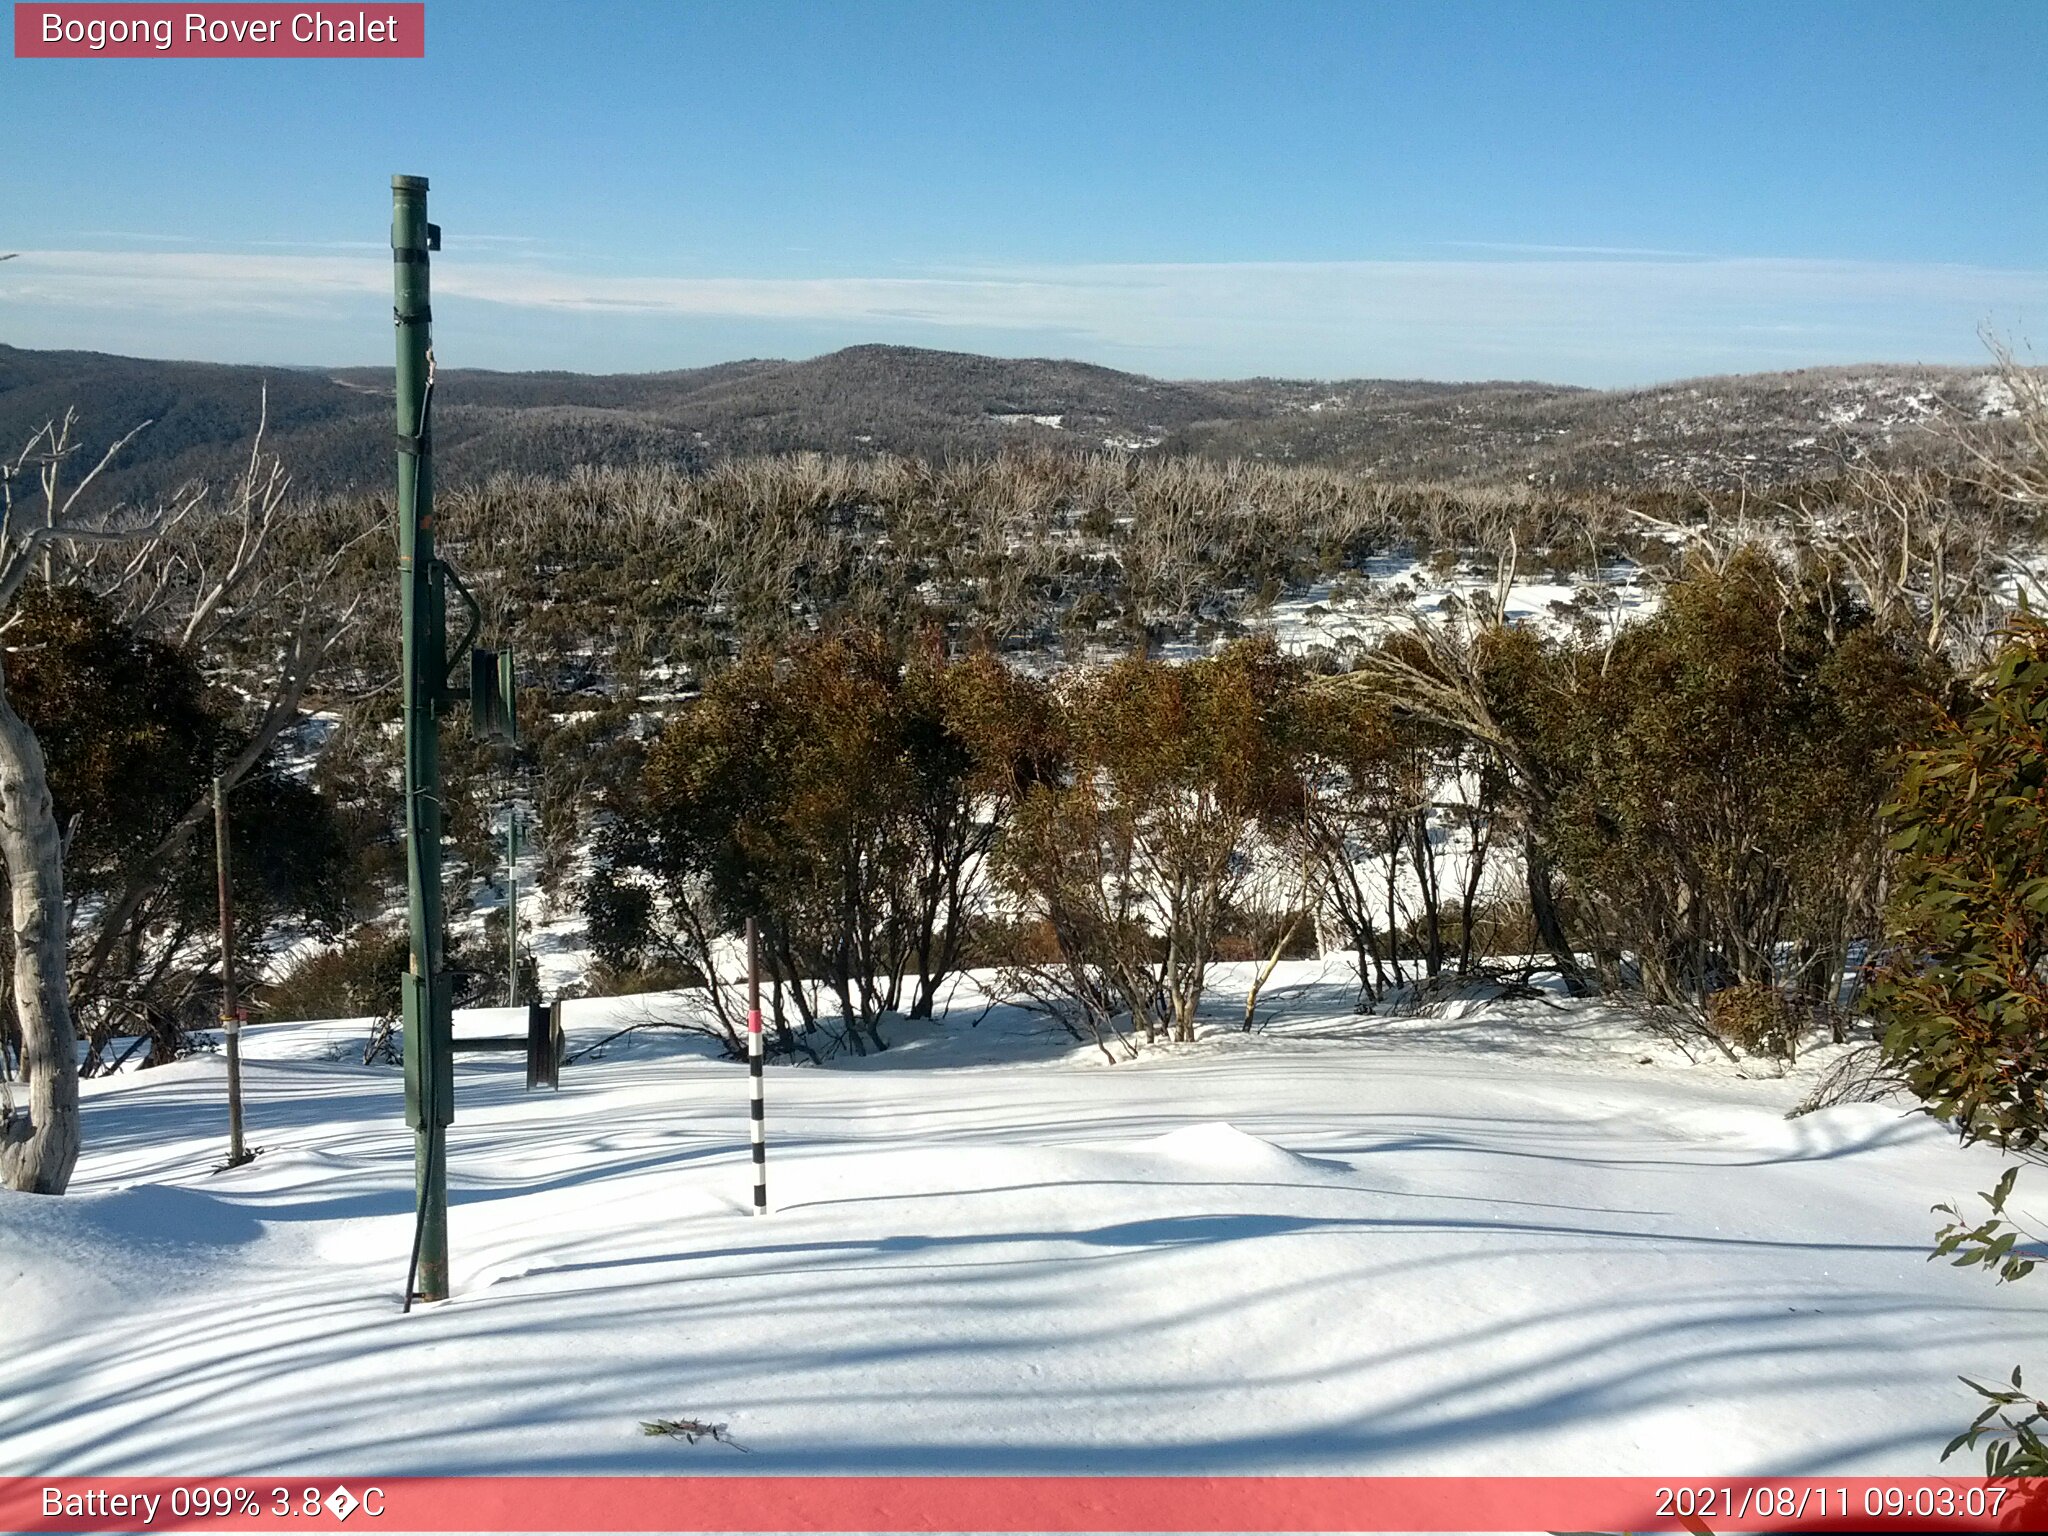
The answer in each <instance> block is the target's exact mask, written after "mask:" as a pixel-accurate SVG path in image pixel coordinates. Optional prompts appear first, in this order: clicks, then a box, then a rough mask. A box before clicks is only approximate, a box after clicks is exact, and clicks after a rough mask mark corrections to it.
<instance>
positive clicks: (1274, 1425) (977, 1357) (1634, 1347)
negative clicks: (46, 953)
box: [0, 964, 2048, 1476]
mask: <svg viewBox="0 0 2048 1536" xmlns="http://www.w3.org/2000/svg"><path fill="white" fill-rule="evenodd" d="M1317 975H1318V967H1316V966H1315V965H1312V964H1311V965H1302V966H1295V967H1290V968H1288V969H1287V970H1286V971H1284V972H1283V974H1282V976H1281V977H1280V978H1278V984H1277V990H1276V993H1275V997H1276V1002H1277V1007H1278V1009H1279V1017H1278V1018H1277V1020H1276V1022H1275V1023H1274V1024H1273V1025H1272V1027H1271V1028H1270V1029H1269V1030H1267V1031H1266V1032H1264V1033H1261V1034H1258V1035H1253V1036H1242V1035H1237V1034H1234V1033H1229V1032H1227V1031H1226V1029H1225V1028H1224V1027H1223V1025H1222V1024H1221V1023H1220V1022H1219V1025H1218V1026H1217V1028H1216V1031H1215V1033H1213V1034H1212V1035H1211V1036H1210V1037H1209V1038H1207V1039H1205V1040H1204V1041H1203V1042H1201V1043H1199V1044H1197V1045H1196V1046H1193V1047H1182V1048H1175V1049H1160V1050H1158V1051H1155V1052H1151V1053H1148V1054H1147V1055H1146V1056H1145V1057H1144V1058H1143V1059H1142V1060H1139V1061H1137V1062H1129V1063H1122V1064H1118V1065H1115V1066H1110V1065H1108V1064H1106V1063H1105V1062H1104V1061H1103V1060H1102V1058H1101V1056H1100V1054H1099V1053H1097V1052H1095V1051H1093V1050H1092V1049H1079V1048H1076V1047H1074V1046H1073V1044H1072V1042H1071V1041H1069V1040H1067V1039H1066V1037H1064V1036H1063V1035H1060V1034H1058V1033H1057V1032H1056V1031H1051V1030H1049V1029H1048V1027H1047V1025H1046V1024H1045V1023H1044V1022H1043V1021H1042V1020H1037V1019H1034V1018H1032V1017H1030V1016H1028V1015H1024V1014H1021V1013H1016V1012H1013V1011H1009V1010H1001V1009H999V1010H997V1011H995V1012H994V1013H992V1014H990V1015H989V1016H988V1017H987V1018H986V1019H985V1020H984V1021H983V1022H981V1023H980V1024H979V1025H977V1026H974V1027H970V1026H969V1022H968V1021H969V1020H971V1019H973V1018H974V1017H975V1016H976V1014H977V1013H979V1012H980V1006H979V1003H978V1002H976V1003H975V1005H974V1006H972V1007H968V1006H965V1005H963V1006H961V1007H959V1008H956V1010H955V1012H954V1015H953V1019H952V1022H950V1023H945V1024H941V1025H936V1026H932V1025H924V1026H910V1025H907V1024H901V1023H899V1024H897V1025H895V1026H894V1027H893V1030H892V1031H891V1037H892V1039H893V1040H895V1041H897V1042H898V1044H897V1048H896V1049H893V1050H891V1051H889V1052H888V1053H886V1054H885V1055H882V1056H880V1057H873V1058H868V1059H865V1060H847V1059H843V1058H842V1059H835V1060H834V1061H832V1062H831V1063H829V1064H828V1065H827V1066H825V1067H823V1068H815V1067H811V1066H808V1065H805V1066H801V1067H789V1066H780V1065H778V1066H775V1067H772V1068H771V1069H770V1078H769V1115H770V1120H769V1129H770V1154H769V1156H770V1196H771V1199H772V1201H773V1205H774V1209H773V1211H772V1213H771V1214H770V1215H769V1216H768V1217H766V1218H756V1217H754V1216H752V1215H751V1214H749V1211H748V1206H747V1202H748V1200H749V1190H750V1180H751V1175H750V1171H749V1165H748V1163H747V1161H746V1156H747V1154H746V1132H747V1121H746V1076H745V1071H744V1069H743V1068H741V1067H737V1066H735V1065H733V1064H731V1063H726V1062H720V1061H716V1060H713V1059H711V1058H710V1057H709V1056H708V1055H707V1054H705V1052H704V1050H703V1049H702V1048H701V1042H699V1043H695V1044H692V1043H690V1042H686V1041H684V1040H681V1039H679V1038H677V1037H675V1036H673V1035H670V1036H665V1037H662V1038H659V1039H655V1040H651V1041H650V1040H646V1039H645V1037H642V1036H636V1037H634V1038H633V1039H631V1040H628V1041H624V1042H620V1043H619V1044H617V1045H614V1046H613V1047H611V1048H610V1049H609V1050H608V1051H607V1052H606V1054H605V1055H604V1057H603V1058H602V1059H599V1060H584V1061H576V1062H573V1063H572V1064H571V1065H570V1066H569V1067H567V1068H566V1069H565V1070H564V1073H563V1079H562V1083H563V1086H562V1089H561V1091H560V1092H559V1093H548V1092H546V1091H542V1092H540V1093H536V1094H531V1095H529V1094H527V1093H525V1092H524V1091H523V1076H522V1066H521V1063H520V1061H519V1060H518V1058H516V1057H512V1056H505V1057H498V1056H488V1057H476V1056H466V1057H463V1058H460V1066H459V1069H458V1070H459V1084H458V1107H457V1120H456V1124H455V1125H454V1127H453V1128H452V1131H451V1133H450V1138H449V1157H450V1164H451V1189H452V1201H453V1208H452V1213H451V1216H450V1232H451V1239H450V1241H451V1249H452V1253H453V1259H454V1265H453V1267H454V1282H455V1296H454V1298H453V1300H451V1301H450V1302H448V1303H447V1304H445V1305H440V1306H432V1307H424V1308H416V1309H415V1311H414V1313H413V1315H411V1316H409V1317H403V1316H400V1315H399V1310H398V1308H399V1300H400V1291H401V1287H402V1283H403V1277H404V1270H405V1262H406V1255H407V1249H408V1245H409V1242H410V1238H411V1215H410V1211H411V1155H412V1142H411V1136H410V1133H409V1132H408V1131H407V1129H406V1127H405V1125H404V1122H403V1119H402V1113H401V1108H400V1104H401V1099H400V1081H399V1074H398V1072H397V1070H396V1069H395V1068H392V1067H369V1068H365V1067H362V1066H360V1065H354V1064H352V1058H349V1057H347V1056H345V1055H344V1056H343V1057H342V1059H339V1060H335V1059H328V1058H329V1056H330V1054H331V1053H332V1052H334V1051H336V1050H338V1049H343V1048H346V1047H353V1049H354V1051H355V1057H354V1058H353V1059H359V1058H360V1039H361V1035H360V1026H358V1025H325V1026H315V1025H276V1026H268V1027H257V1028H254V1029H252V1030H251V1032H250V1035H249V1037H248V1051H247V1054H248V1056H249V1057H250V1058H251V1059H250V1063H249V1069H248V1101H249V1108H248V1115H249V1123H250V1139H251V1141H252V1142H253V1143H254V1144H255V1145H258V1146H260V1147H262V1148H263V1149H264V1150H263V1153H262V1155H261V1157H259V1158H258V1159H257V1161H256V1162H254V1163H253V1164H251V1165H249V1166H247V1167H244V1168H240V1169H237V1170H234V1171H232V1172H219V1173H216V1172H212V1171H211V1170H212V1169H213V1168H214V1167H215V1166H216V1165H217V1164H219V1163H220V1162H221V1160H222V1158H223V1156H224V1146H223V1143H224V1139H225V1138H224V1131H223V1122H224V1110H223V1107H222V1102H223V1097H224V1094H223V1087H222V1081H223V1077H222V1067H221V1063H220V1062H219V1061H218V1060H217V1059H209V1058H202V1059H196V1060H192V1061H188V1062H184V1063H180V1064H177V1065H174V1066H171V1067H166V1068H160V1069H157V1070H153V1071H149V1072H142V1073H125V1074H123V1075H121V1076H118V1077H115V1078H111V1079H105V1080H101V1081H96V1082H93V1083H89V1084H87V1085H86V1094H87V1110H86V1137H87V1151H86V1156H85V1160H84V1163H83V1165H82V1167H81V1170H80V1177H79V1180H78V1183H77V1185H76V1186H75V1188H76V1193H75V1195H73V1196H71V1197H67V1198H65V1199H62V1200H48V1199H37V1198H33V1197H27V1196H13V1195H7V1196H0V1422H5V1424H6V1425H7V1433H6V1435H5V1438H4V1451H0V1472H6V1473H36V1474H55V1473H60V1472H68V1473H111V1472H133V1473H144V1472H147V1473H173V1472H175V1473H187V1474H205V1475H232V1474H241V1473H257V1472H288V1471H289V1472H305V1473H325V1474H344V1473H349V1474H353V1473H358V1472H367V1473H402V1472H425V1471H447V1472H484V1471H513V1470H519V1471H540V1472H566V1471H586V1472H612V1471H671V1470H673V1471H696V1472H704V1471H733V1472H747V1473H760V1472H811V1473H828V1472H918V1471H953V1472H964V1471H986V1472H1160V1473H1168V1472H1170V1473H1186V1472H1218V1473H1223V1472H1302V1473H1307V1472H1315V1473H1450V1472H1468V1471H1474V1470H1477V1471H1485V1472H1497V1473H1539V1472H1540V1473H1566V1472H1576V1473H1589V1474H1590V1473H1627V1474H1642V1475H1680V1474H1686V1475H1698V1476H1705V1475H1733V1474H1744V1473H1794V1472H1822V1471H1826V1472H1844V1473H1849V1472H1855V1473H1873V1474H1875V1473H1887V1474H1900V1475H1921V1474H1932V1473H1934V1472H1936V1471H1937V1470H1940V1468H1939V1463H1938V1461H1937V1458H1938V1455H1939V1452H1940V1449H1941V1446H1942V1444H1943V1442H1944V1441H1945V1440H1946V1439H1947V1438H1948V1436H1949V1435H1951V1434H1953V1433H1954V1432H1955V1431H1956V1430H1957V1429H1958V1428H1959V1427H1960V1426H1961V1425H1962V1423H1964V1422H1965V1421H1967V1419H1968V1418H1969V1417H1970V1415H1971V1413H1973V1412H1974V1411H1975V1404H1974V1402H1973V1401H1972V1400H1971V1398H1970V1395H1969V1394H1968V1392H1967V1390H1966V1389H1965V1388H1963V1387H1962V1386H1961V1385H1960V1384H1959V1383H1958V1382H1957V1381H1956V1376H1957V1375H1958V1373H1968V1374H1971V1375H1975V1376H1979V1377H1980V1378H1981V1377H1984V1376H1993V1375H1996V1376H2003V1375H2004V1374H2005V1372H2006V1371H2008V1370H2009V1369H2010V1367H2011V1366H2012V1364H2013V1363H2015V1362H2017V1361H2032V1360H2039V1359H2041V1358H2043V1356H2044V1354H2048V1306H2044V1305H2043V1304H2044V1303H2048V1289H2044V1288H2043V1287H2042V1286H2040V1285H2029V1284H2024V1283H2023V1284H2021V1285H2019V1286H2017V1287H2002V1288H2001V1287H1994V1286H1993V1285H1991V1284H1990V1283H1989V1282H1988V1280H1987V1279H1985V1278H1984V1277H1982V1276H1980V1275H1979V1274H1977V1273H1975V1272H1958V1271H1955V1270H1952V1269H1949V1268H1947V1267H1945V1266H1938V1265H1930V1264H1928V1263H1927V1262H1926V1254H1927V1249H1928V1245H1929V1240H1930V1235H1931V1233H1932V1230H1933V1228H1934V1227H1935V1225H1936V1224H1937V1218H1934V1217H1932V1216H1930V1215H1929V1214H1928V1207H1929V1206H1930V1205H1931V1204H1933V1203H1934V1202H1936V1201H1938V1200H1944V1199H1952V1198H1955V1197H1957V1196H1967V1195H1969V1194H1970V1193H1971V1192H1972V1191H1974V1190H1977V1189H1981V1188H1985V1187H1987V1186H1988V1184H1989V1183H1990V1181H1991V1180H1992V1179H1993V1178H1994V1177H1995V1176H1996V1172H1997V1166H1998V1165H1997V1161H1996V1159H1995V1158H1993V1157H1991V1156H1990V1155H1989V1154H1986V1153H1978V1152H1962V1151H1959V1150H1958V1149H1957V1148H1956V1147H1955V1146H1954V1145H1953V1144H1952V1142H1951V1141H1950V1140H1949V1139H1948V1138H1947V1137H1946V1135H1945V1134H1944V1133H1943V1132H1942V1130H1941V1129H1940V1128H1939V1127H1937V1126H1935V1125H1934V1124H1932V1123H1931V1122H1928V1121H1926V1120H1925V1119H1924V1118H1921V1117H1917V1116H1909V1115H1904V1114H1902V1112H1901V1110H1900V1109H1899V1108H1897V1107H1881V1106H1855V1107H1849V1108H1843V1109H1837V1110H1831V1111H1825V1112H1822V1113H1820V1114H1817V1115H1812V1116H1807V1117H1803V1118H1801V1119H1798V1120H1792V1121H1787V1120H1785V1119H1784V1118H1783V1111H1784V1110H1785V1108H1786V1107H1788V1106H1789V1105H1790V1104H1791V1103H1793V1102H1794V1101H1795V1100H1796V1099H1797V1098H1798V1096H1799V1093H1800V1091H1801V1088H1802V1087H1803V1082H1802V1081H1800V1080H1798V1078H1797V1077H1795V1078H1794V1079H1787V1080H1781V1081H1770V1080H1764V1081H1746V1080H1742V1079H1740V1078H1739V1077H1737V1076H1736V1074H1735V1073H1734V1072H1733V1071H1731V1070H1730V1069H1729V1068H1727V1067H1726V1066H1725V1065H1716V1066H1712V1067H1706V1066H1702V1067H1691V1066H1688V1065H1686V1064H1685V1063H1684V1061H1683V1060H1682V1058H1677V1057H1673V1056H1671V1055H1669V1054H1667V1053H1666V1052H1664V1051H1662V1050H1660V1049H1658V1048H1656V1047H1654V1046H1650V1045H1646V1044H1645V1043H1644V1041H1643V1040H1642V1039H1641V1037H1640V1036H1635V1035H1632V1034H1630V1033H1629V1032H1628V1031H1627V1030H1626V1029H1625V1028H1623V1027H1621V1026H1620V1025H1618V1024H1616V1023H1615V1022H1614V1021H1612V1020H1610V1019H1608V1018H1607V1017H1606V1016H1605V1015H1603V1014H1601V1013H1600V1012H1599V1011H1597V1010H1585V1009H1580V1010H1575V1011H1563V1010H1560V1009H1557V1008H1555V1007H1550V1006H1546V1005H1541V1004H1533V1003H1523V1004H1513V1005H1493V1006H1489V1007H1482V1008H1477V1009H1472V1008H1466V1009H1464V1010H1462V1011H1461V1010H1457V1009H1453V1010H1452V1013H1453V1014H1454V1015H1457V1016H1453V1017H1439V1018H1418V1019H1412V1020H1398V1021H1397V1020H1388V1019H1372V1018H1356V1017H1353V1016H1351V1015H1350V1014H1348V1012H1346V1010H1345V1003H1346V1001H1347V1000H1348V999H1347V994H1346V992H1345V989H1344V988H1343V987H1342V986H1341V985H1338V984H1336V982H1335V973H1334V971H1333V972H1332V980H1331V982H1330V983H1329V984H1318V980H1317ZM1217 1001H1218V1018H1219V1021H1221V1020H1224V1019H1227V1018H1228V1016H1229V1012H1230V1009H1231V999H1230V997H1229V995H1228V988H1227V984H1226V988H1225V992H1224V995H1222V996H1220V997H1219V998H1218V1000H1217ZM659 1007H660V1004H659V1000H630V1001H625V1002H611V1003H583V1004H574V1005H571V1010H570V1023H571V1036H572V1040H571V1043H572V1046H578V1045H587V1044H589V1043H591V1042H593V1041H595V1040H596V1039H598V1038H600V1037H601V1036H602V1035H603V1034H605V1033H608V1032H609V1031H610V1030H611V1029H613V1028H616V1027H618V1026H619V1024H620V1023H621V1022H629V1021H631V1020H632V1019H633V1018H635V1017H638V1016H641V1015H642V1014H643V1013H645V1012H648V1011H655V1012H658V1011H659ZM1645 1058H1647V1059H1648V1061H1647V1064H1646V1063H1645ZM655 1417H670V1418H699V1419H704V1420H709V1421H712V1422H717V1423H725V1424H729V1425H730V1433H731V1436H732V1438H733V1439H735V1440H737V1441H738V1442H739V1443H740V1444H741V1445H743V1446H745V1447H746V1448H747V1450H748V1452H749V1453H750V1454H744V1455H742V1454H740V1453H739V1452H737V1451H735V1450H733V1449H731V1448H729V1447H727V1446H724V1445H719V1444H714V1443H710V1442H699V1443H698V1444H696V1445H694V1446H686V1445H683V1444H681V1443H678V1442H674V1441H668V1440H659V1439H650V1438H648V1437H646V1436H644V1435H643V1434H642V1433H641V1432H640V1428H639V1424H640V1421H641V1420H643V1419H650V1418H655ZM1957 1469H1958V1466H1957V1464H1953V1463H1952V1464H1951V1466H1950V1468H1949V1470H1957ZM1963 1470H1971V1469H1967V1468H1965V1469H1963Z"/></svg>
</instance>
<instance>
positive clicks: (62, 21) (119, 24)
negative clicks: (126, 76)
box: [14, 0, 427, 59]
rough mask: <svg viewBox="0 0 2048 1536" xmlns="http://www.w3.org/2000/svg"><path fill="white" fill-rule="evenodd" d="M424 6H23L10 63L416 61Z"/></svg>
mask: <svg viewBox="0 0 2048 1536" xmlns="http://www.w3.org/2000/svg"><path fill="white" fill-rule="evenodd" d="M426 54H427V8H426V6H425V4H424V3H421V0H411V3H391V4H386V3H382V0H358V3H355V4H311V5H273V4H268V3H265V4H234V5H209V4H198V5H161V4H136V5H129V4H122V3H114V4H108V3H99V0H94V3H74V4H66V3H63V0H57V3H53V4H42V5H37V4H21V3H19V0H17V3H16V5H15V7H14V56H15V57H16V58H17V59H422V58H425V57H426Z"/></svg>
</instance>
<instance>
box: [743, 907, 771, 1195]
mask: <svg viewBox="0 0 2048 1536" xmlns="http://www.w3.org/2000/svg"><path fill="white" fill-rule="evenodd" d="M763 1054H764V1052H763V1051H762V1047H761V931H760V929H759V928H758V927H756V926H755V923H754V920H753V919H752V918H751V917H750V918H748V919H747V1077H748V1079H749V1082H750V1084H751V1088H752V1098H751V1099H750V1101H749V1103H748V1107H747V1108H748V1113H749V1114H750V1115H751V1116H752V1117H753V1119H752V1121H751V1124H752V1128H753V1136H754V1214H755V1215H756V1216H766V1215H767V1214H768V1108H767V1101H766V1100H765V1099H764V1098H763V1097H762V1093H761V1087H762V1085H761V1059H762V1056H763Z"/></svg>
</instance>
